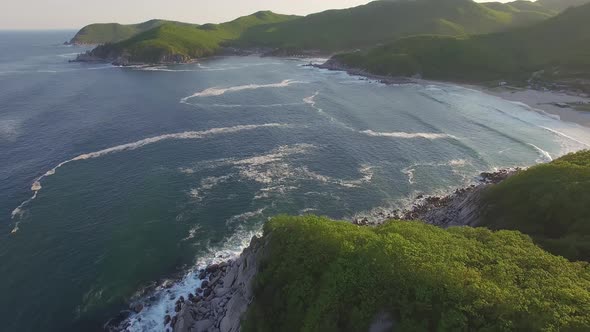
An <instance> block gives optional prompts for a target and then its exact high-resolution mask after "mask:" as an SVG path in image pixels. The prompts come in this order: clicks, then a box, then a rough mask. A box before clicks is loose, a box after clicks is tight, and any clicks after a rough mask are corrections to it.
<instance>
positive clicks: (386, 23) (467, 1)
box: [241, 0, 554, 51]
mask: <svg viewBox="0 0 590 332" xmlns="http://www.w3.org/2000/svg"><path fill="white" fill-rule="evenodd" d="M531 7H533V6H531ZM552 14H554V12H553V11H550V10H546V9H544V8H542V7H540V6H534V8H532V9H531V8H524V5H523V6H522V9H518V8H516V7H513V6H509V5H502V4H495V5H490V6H487V5H484V4H478V3H475V2H473V1H471V0H416V1H374V2H371V3H369V4H367V5H364V6H359V7H354V8H350V9H343V10H329V11H325V12H322V13H318V14H312V15H309V16H306V17H304V18H301V19H298V20H293V21H290V22H286V23H281V24H276V25H273V26H265V27H258V28H254V29H250V30H248V31H247V32H246V33H245V34H244V36H243V37H242V39H241V43H242V44H256V45H266V46H272V47H291V48H302V49H320V50H324V51H337V50H344V49H351V48H362V47H369V46H374V45H375V44H377V43H384V42H390V41H392V40H394V39H395V38H398V37H401V36H408V35H415V34H424V33H429V34H444V35H465V34H478V33H487V32H492V31H499V30H503V29H506V28H508V27H513V26H520V25H527V24H530V23H532V22H539V21H541V20H543V19H546V18H548V17H549V16H550V15H552Z"/></svg>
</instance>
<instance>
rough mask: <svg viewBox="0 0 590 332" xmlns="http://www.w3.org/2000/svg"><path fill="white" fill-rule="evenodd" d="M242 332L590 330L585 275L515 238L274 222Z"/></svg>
mask: <svg viewBox="0 0 590 332" xmlns="http://www.w3.org/2000/svg"><path fill="white" fill-rule="evenodd" d="M264 233H265V238H266V240H267V241H268V242H267V246H268V253H267V256H266V257H265V258H263V259H262V261H261V266H260V271H259V274H258V275H257V278H256V280H255V297H254V301H253V302H252V304H251V305H250V307H249V311H248V313H247V316H246V320H245V322H244V323H243V330H245V331H367V330H368V327H369V325H370V323H371V321H372V320H373V318H374V317H375V315H376V314H377V313H379V312H386V313H389V314H390V315H392V317H393V318H394V320H395V328H396V330H398V331H513V330H520V331H558V330H561V331H569V330H572V331H573V330H579V331H582V330H588V329H590V267H589V266H588V264H587V263H582V262H577V263H571V262H569V261H567V260H566V259H564V258H561V257H557V256H553V255H551V254H549V253H547V252H545V251H543V250H542V249H540V248H539V247H537V246H536V245H534V244H533V242H532V241H531V240H530V238H528V237H527V236H525V235H523V234H521V233H519V232H515V231H499V232H492V231H490V230H488V229H485V228H468V227H460V228H450V229H447V230H445V229H441V228H437V227H435V226H431V225H426V224H423V223H419V222H396V221H391V222H389V223H387V224H385V225H382V226H379V227H375V228H373V227H359V226H355V225H352V224H350V223H347V222H336V221H330V220H327V219H324V218H320V217H315V216H306V217H286V216H282V217H276V218H274V219H273V220H271V221H270V222H268V223H267V225H266V226H265V229H264Z"/></svg>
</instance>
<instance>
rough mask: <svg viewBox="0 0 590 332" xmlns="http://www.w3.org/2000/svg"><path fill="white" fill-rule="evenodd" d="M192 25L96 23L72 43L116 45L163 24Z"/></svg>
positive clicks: (151, 21) (83, 31)
mask: <svg viewBox="0 0 590 332" xmlns="http://www.w3.org/2000/svg"><path fill="white" fill-rule="evenodd" d="M166 23H169V24H178V25H190V24H187V23H180V22H173V21H166V20H149V21H147V22H143V23H139V24H126V25H124V24H118V23H96V24H90V25H87V26H85V27H83V28H82V29H80V31H78V33H76V35H75V36H74V38H72V40H71V41H70V43H72V44H104V43H116V42H119V41H122V40H125V39H129V38H131V37H133V36H135V35H137V34H140V33H142V32H144V31H148V30H151V29H154V28H156V27H159V26H160V25H162V24H166Z"/></svg>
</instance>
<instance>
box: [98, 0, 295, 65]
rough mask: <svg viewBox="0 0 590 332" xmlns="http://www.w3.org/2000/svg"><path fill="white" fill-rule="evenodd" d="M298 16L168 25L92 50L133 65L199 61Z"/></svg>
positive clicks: (261, 14) (254, 16)
mask: <svg viewBox="0 0 590 332" xmlns="http://www.w3.org/2000/svg"><path fill="white" fill-rule="evenodd" d="M294 18H295V16H288V15H280V14H275V13H272V12H268V11H264V12H257V13H255V14H252V15H250V16H244V17H240V18H238V19H236V20H234V21H231V22H227V23H222V24H205V25H202V26H194V25H188V24H176V23H164V24H161V25H159V26H157V27H155V28H153V29H150V30H147V31H145V32H142V33H139V34H136V35H135V36H133V37H131V38H129V39H126V40H123V41H120V42H118V43H112V44H105V45H103V46H102V47H98V48H96V49H95V50H93V51H92V53H93V55H96V56H99V57H102V58H115V57H117V56H125V57H127V58H128V59H129V60H130V61H131V62H146V63H158V62H162V60H163V59H165V57H171V56H181V57H184V58H199V57H204V56H209V55H213V54H214V53H215V52H216V51H217V50H219V48H220V47H221V46H223V45H224V44H226V43H227V42H228V41H231V40H235V39H238V38H240V36H241V35H242V33H243V32H244V31H245V30H247V29H249V28H251V27H253V26H257V25H267V24H271V23H276V22H282V21H287V20H291V19H294Z"/></svg>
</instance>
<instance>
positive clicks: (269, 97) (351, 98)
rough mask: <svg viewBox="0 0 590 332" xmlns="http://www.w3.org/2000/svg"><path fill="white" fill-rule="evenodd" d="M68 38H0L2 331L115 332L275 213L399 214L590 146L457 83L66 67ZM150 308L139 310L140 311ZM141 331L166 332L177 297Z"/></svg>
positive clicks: (265, 62) (278, 71) (248, 67)
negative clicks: (121, 319) (408, 206)
mask: <svg viewBox="0 0 590 332" xmlns="http://www.w3.org/2000/svg"><path fill="white" fill-rule="evenodd" d="M69 34H71V32H54V33H0V44H1V45H0V46H1V47H0V50H1V51H0V179H1V182H0V192H1V193H2V196H1V199H0V284H1V285H2V297H0V307H1V308H2V310H1V311H0V319H1V320H2V321H3V322H4V325H3V328H2V329H3V330H6V331H39V330H43V331H80V330H88V331H91V330H100V329H101V326H102V324H104V322H106V321H107V320H108V319H109V318H110V317H113V316H114V315H116V313H117V312H118V311H119V310H121V309H123V308H125V307H127V305H128V303H129V301H132V300H135V299H137V298H141V297H138V295H137V294H138V291H139V290H142V289H145V288H146V287H148V286H157V285H159V284H160V283H161V282H162V281H163V280H165V279H166V278H170V277H173V276H178V275H181V276H184V278H183V279H182V281H181V282H179V283H178V284H177V285H176V286H174V287H173V288H172V289H171V290H170V291H171V292H172V293H178V294H180V293H181V292H184V291H185V290H187V289H193V288H194V287H195V285H196V281H195V280H194V276H193V275H192V274H191V272H190V271H191V267H194V266H195V265H196V264H199V263H201V264H204V263H206V262H208V261H212V260H214V259H220V257H221V258H224V257H228V256H231V255H235V254H237V253H239V252H240V250H241V249H242V248H243V246H245V245H246V244H247V243H248V241H249V239H250V238H251V236H253V235H254V234H256V233H257V232H259V231H260V229H261V225H262V223H263V222H264V221H265V220H266V219H267V218H269V217H271V216H273V215H275V214H278V213H289V214H301V213H317V214H322V215H328V216H330V217H333V218H352V217H353V216H354V215H356V214H369V215H370V214H372V213H375V212H377V211H379V210H380V209H381V208H389V207H395V206H401V205H403V204H405V203H406V202H407V201H408V200H409V198H411V197H412V196H413V195H416V194H418V193H437V192H444V191H446V190H449V189H450V188H454V187H457V186H461V185H464V184H467V183H470V182H472V181H473V180H474V178H475V177H476V176H477V175H478V174H479V172H481V171H487V170H492V169H496V168H503V167H514V166H529V165H533V164H535V163H538V162H543V161H548V160H550V159H552V158H555V157H558V156H559V155H561V154H563V153H565V152H567V151H573V150H577V149H581V148H585V147H587V146H588V145H587V144H590V133H589V132H588V130H586V129H584V128H582V127H579V126H577V125H573V124H568V123H564V122H560V121H558V120H557V119H554V118H552V117H549V116H547V115H544V114H542V113H539V112H536V111H533V110H531V109H528V108H527V107H525V106H523V105H519V104H515V103H511V102H508V101H504V100H501V99H498V98H496V97H492V96H488V95H485V94H483V93H480V92H477V91H472V90H468V89H464V88H461V87H456V86H452V85H446V84H422V85H403V86H385V85H382V84H379V83H376V82H371V81H367V80H361V79H359V78H358V77H351V76H348V75H347V74H345V73H341V72H328V71H323V70H318V69H315V68H311V67H305V66H304V65H305V64H306V63H307V62H308V61H309V60H305V61H303V60H293V59H276V58H259V57H227V58H213V59H209V60H205V61H203V62H201V63H200V64H192V65H179V66H166V67H155V68H116V67H112V66H108V65H87V64H70V63H67V60H68V59H71V58H72V57H73V56H74V54H75V53H76V52H80V51H83V49H79V48H72V47H65V46H63V45H60V42H61V41H63V40H66V39H68V36H69ZM134 296H135V297H134ZM147 297H151V300H149V303H150V306H149V307H148V308H146V309H145V310H144V311H143V312H142V313H141V314H140V315H136V316H133V317H132V318H131V323H132V329H134V330H138V331H141V330H145V331H150V330H151V331H157V330H159V329H160V328H161V326H162V325H161V319H162V316H163V313H164V312H165V310H166V309H167V308H170V306H171V305H172V304H173V301H171V300H170V294H169V293H165V292H161V291H157V290H156V291H155V292H150V293H148V295H147Z"/></svg>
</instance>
